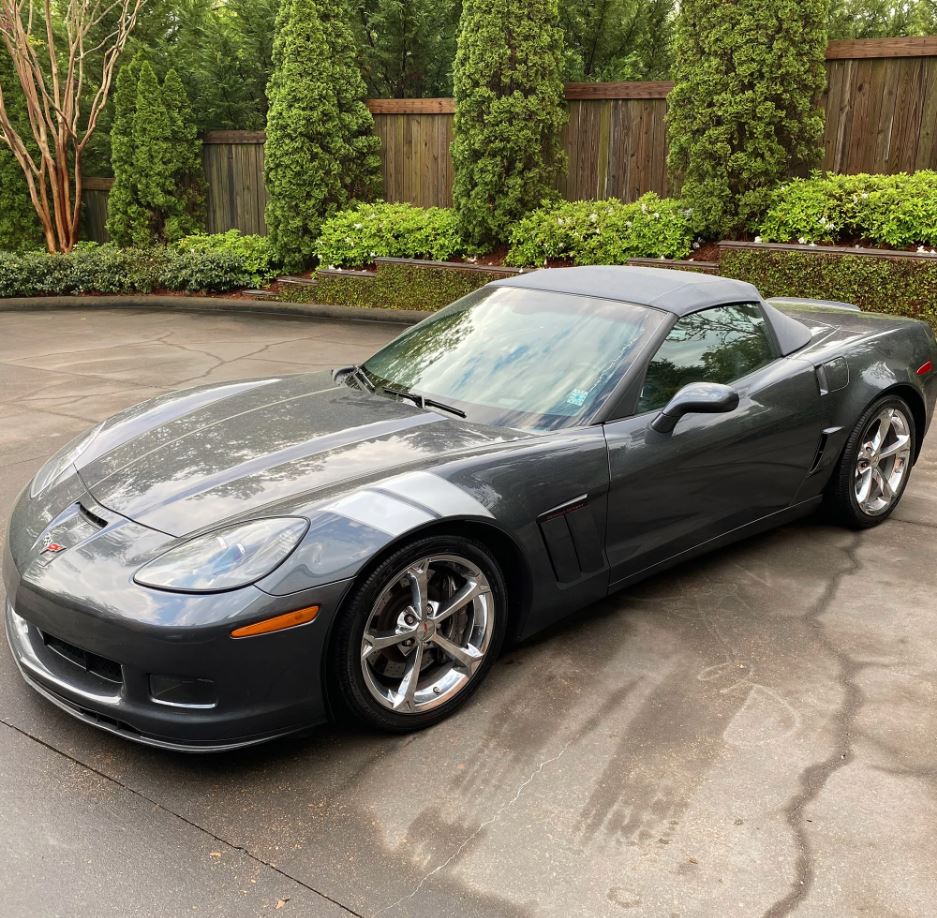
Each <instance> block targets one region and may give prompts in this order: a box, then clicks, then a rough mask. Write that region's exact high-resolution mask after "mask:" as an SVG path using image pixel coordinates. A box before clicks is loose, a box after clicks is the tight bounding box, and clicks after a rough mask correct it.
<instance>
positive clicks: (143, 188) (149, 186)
mask: <svg viewBox="0 0 937 918" xmlns="http://www.w3.org/2000/svg"><path fill="white" fill-rule="evenodd" d="M169 132H170V121H169V112H168V111H167V110H166V105H165V104H164V102H163V92H162V89H161V88H160V85H159V80H158V79H157V78H156V74H155V73H154V72H153V68H152V67H151V66H150V65H149V63H146V62H144V63H143V65H142V66H141V67H140V78H139V80H138V81H137V107H136V111H135V112H134V116H133V146H134V150H133V180H134V182H135V184H136V189H137V197H138V199H139V201H140V206H141V207H142V208H143V209H144V210H146V212H147V220H146V225H145V229H141V228H138V229H137V232H136V234H135V235H134V239H133V241H134V244H136V245H150V244H151V243H153V242H155V241H159V240H162V239H163V238H164V236H163V234H164V228H165V223H166V215H167V213H170V212H171V211H172V210H173V208H174V206H175V187H174V185H173V180H172V172H173V168H172V143H171V142H170V137H169Z"/></svg>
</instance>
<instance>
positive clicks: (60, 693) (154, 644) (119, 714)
mask: <svg viewBox="0 0 937 918" xmlns="http://www.w3.org/2000/svg"><path fill="white" fill-rule="evenodd" d="M116 528H121V529H124V530H126V531H127V539H128V541H129V542H134V543H135V544H139V543H140V541H141V540H145V539H146V538H147V535H146V533H145V531H143V530H142V529H141V528H140V527H136V525H135V524H131V523H129V521H125V522H124V523H123V524H116V525H115V529H116ZM107 531H109V530H105V532H107ZM112 538H113V539H116V538H117V536H116V535H112ZM90 551H91V546H90V543H88V545H87V547H85V548H81V549H79V548H75V549H69V550H67V551H65V552H63V553H62V554H61V556H57V557H55V559H54V560H52V561H51V562H50V563H46V564H44V565H37V564H35V563H29V564H27V565H26V566H25V568H24V569H23V570H22V571H21V570H20V569H19V568H18V567H17V564H16V563H15V562H14V559H13V556H12V554H11V552H10V549H9V545H7V546H5V548H4V557H3V579H4V584H5V588H6V595H7V603H6V608H5V614H4V619H5V625H6V632H7V639H8V641H9V644H10V649H11V651H12V654H13V658H14V660H15V661H16V664H17V666H18V668H19V670H20V672H21V673H22V675H23V678H24V679H25V680H26V682H27V683H28V684H29V685H30V686H31V687H32V688H34V689H35V690H36V691H37V692H39V693H40V694H41V695H43V696H44V697H45V698H47V699H48V700H49V701H52V702H53V703H54V704H56V705H57V706H58V707H60V708H61V709H62V710H64V711H66V712H68V713H69V714H71V715H73V716H74V717H77V718H78V719H80V720H82V721H84V722H85V723H88V724H91V725H93V726H96V727H98V728H100V729H103V730H107V731H109V732H111V733H115V734H117V735H119V736H122V737H125V738H127V739H131V740H134V741H136V742H140V743H145V744H147V745H150V746H157V747H160V748H166V749H175V750H180V751H186V752H199V751H223V750H229V749H235V748H238V747H242V746H250V745H253V744H255V743H260V742H264V741H265V740H269V739H273V738H276V737H279V736H283V735H285V734H288V733H292V732H296V731H298V730H302V729H304V728H307V727H310V726H314V725H316V724H318V723H322V722H323V721H325V720H326V719H327V713H328V712H327V705H326V698H325V691H324V680H323V671H324V663H325V655H326V647H327V639H328V632H329V628H330V624H331V621H332V619H333V618H334V615H335V612H336V611H337V609H338V607H339V604H340V602H341V599H342V597H343V596H344V593H345V591H346V590H347V587H348V581H339V582H335V583H331V584H327V585H325V586H322V587H317V588H316V589H315V590H314V591H303V592H300V593H294V594H291V595H289V596H271V595H269V594H267V593H264V592H263V591H262V590H260V589H258V588H256V587H247V588H244V589H241V590H233V591H231V592H228V593H223V594H213V595H182V594H173V593H168V592H163V591H158V590H150V589H147V588H145V587H140V586H138V585H137V584H135V583H134V582H133V581H132V569H133V568H132V569H131V571H130V573H129V574H126V575H125V576H121V577H118V576H116V574H115V567H119V566H121V565H120V557H119V556H116V560H111V559H112V558H115V556H114V555H113V553H108V554H107V555H104V556H99V557H97V558H92V557H90V554H89V553H90ZM312 604H316V605H318V606H319V607H320V611H319V614H318V616H317V617H316V619H315V620H314V621H313V622H311V623H309V624H307V625H302V626H299V627H296V628H291V629H288V630H285V631H280V632H274V633H271V634H266V635H258V636H256V637H250V638H241V639H234V638H232V637H231V636H230V632H231V630H232V629H233V628H234V627H236V626H237V625H238V624H244V623H246V622H250V621H256V620H259V619H262V618H265V617H267V616H272V615H277V614H280V613H283V612H289V611H293V610H295V609H298V608H304V607H305V606H309V605H312ZM151 676H157V677H171V678H173V679H180V680H188V681H189V682H195V681H197V682H198V683H199V684H200V685H201V686H209V687H210V690H209V695H210V698H201V699H200V703H198V704H195V703H185V704H180V703H178V702H170V703H167V702H166V701H165V700H159V699H158V698H157V697H156V695H155V694H154V690H153V681H152V680H151Z"/></svg>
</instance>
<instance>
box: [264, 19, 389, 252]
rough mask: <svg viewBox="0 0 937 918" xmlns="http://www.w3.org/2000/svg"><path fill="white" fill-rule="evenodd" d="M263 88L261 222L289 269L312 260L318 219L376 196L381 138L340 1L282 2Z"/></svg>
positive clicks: (319, 221)
mask: <svg viewBox="0 0 937 918" xmlns="http://www.w3.org/2000/svg"><path fill="white" fill-rule="evenodd" d="M273 65H274V70H273V76H272V77H271V79H270V84H269V86H268V90H267V96H268V99H269V104H270V111H269V114H268V116H267V143H266V147H265V151H264V153H265V168H264V171H265V178H266V184H267V190H268V192H269V195H270V198H269V203H268V204H267V212H266V221H267V228H268V231H269V234H270V238H271V241H272V243H273V245H274V248H275V250H276V252H277V254H278V255H279V256H280V258H281V259H282V260H283V261H284V263H285V265H286V266H287V268H288V269H289V270H299V269H301V268H302V267H304V266H305V265H307V264H309V263H310V262H311V261H312V260H313V258H314V250H315V242H316V239H317V238H318V235H319V228H320V227H321V225H322V221H323V220H324V219H325V218H326V217H328V216H329V215H330V214H332V213H334V212H335V211H336V210H338V209H341V208H343V207H346V206H347V205H348V204H349V203H351V202H352V201H353V200H355V199H358V198H366V197H369V196H371V195H372V194H374V193H376V191H377V189H378V187H379V182H380V159H379V156H378V151H379V144H380V142H379V140H378V138H377V137H376V135H375V134H374V122H373V119H372V118H371V113H370V112H369V111H368V108H367V106H366V105H365V95H366V92H365V85H364V80H363V79H362V77H361V73H360V72H359V70H358V68H357V65H356V62H355V55H354V42H353V38H352V34H351V29H350V27H349V24H348V11H347V8H346V6H345V3H344V0H284V2H283V4H282V5H281V7H280V12H279V15H278V16H277V31H276V37H275V39H274V46H273Z"/></svg>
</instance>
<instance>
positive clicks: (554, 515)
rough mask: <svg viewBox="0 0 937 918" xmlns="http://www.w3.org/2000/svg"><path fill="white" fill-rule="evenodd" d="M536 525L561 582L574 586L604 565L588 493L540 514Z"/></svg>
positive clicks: (600, 543)
mask: <svg viewBox="0 0 937 918" xmlns="http://www.w3.org/2000/svg"><path fill="white" fill-rule="evenodd" d="M537 523H538V525H539V526H540V532H541V534H542V535H543V541H544V543H545V544H546V546H547V553H548V554H549V556H550V563H551V564H552V565H553V572H554V574H556V579H557V580H558V581H559V582H560V583H572V582H573V581H575V580H579V579H580V578H581V577H583V576H585V575H586V574H592V573H595V572H596V571H600V570H602V568H603V567H604V566H605V559H604V557H603V555H602V540H601V538H600V537H599V528H598V526H596V524H595V517H594V516H593V514H592V507H591V505H590V503H589V496H588V495H587V494H583V495H582V496H581V497H577V498H575V499H574V500H571V501H567V502H566V503H564V504H560V505H559V506H558V507H553V508H552V509H551V510H547V511H546V512H545V513H541V514H540V516H538V517H537Z"/></svg>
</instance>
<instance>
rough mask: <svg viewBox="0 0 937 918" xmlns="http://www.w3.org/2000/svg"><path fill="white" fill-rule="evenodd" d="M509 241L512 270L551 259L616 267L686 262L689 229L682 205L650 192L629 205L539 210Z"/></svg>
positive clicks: (614, 202) (578, 204)
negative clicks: (632, 261)
mask: <svg viewBox="0 0 937 918" xmlns="http://www.w3.org/2000/svg"><path fill="white" fill-rule="evenodd" d="M510 240H511V250H510V251H509V252H508V256H507V259H506V261H507V263H508V264H510V265H517V266H521V267H523V266H527V265H542V264H544V263H545V262H547V261H548V260H550V259H568V260H569V261H571V262H572V263H573V264H577V265H615V264H621V263H622V262H625V261H627V260H628V259H629V258H661V257H663V258H685V257H686V256H687V255H689V253H690V249H691V246H692V243H693V229H692V227H691V225H690V214H689V212H688V211H687V210H686V209H685V208H684V206H683V204H681V202H680V201H677V200H675V199H673V198H660V197H658V196H657V195H656V194H654V192H652V191H651V192H648V193H647V194H645V195H643V196H642V197H640V198H639V199H638V200H637V201H634V202H632V203H630V204H625V203H623V202H622V201H620V200H618V199H617V198H609V199H608V200H606V201H566V202H563V203H560V204H550V205H547V206H545V207H541V208H540V209H539V210H536V211H534V212H533V213H531V214H528V215H527V216H526V217H524V218H523V219H521V220H519V221H518V222H517V223H516V224H515V225H514V227H513V229H512V230H511V234H510Z"/></svg>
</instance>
